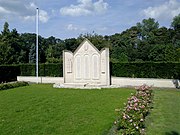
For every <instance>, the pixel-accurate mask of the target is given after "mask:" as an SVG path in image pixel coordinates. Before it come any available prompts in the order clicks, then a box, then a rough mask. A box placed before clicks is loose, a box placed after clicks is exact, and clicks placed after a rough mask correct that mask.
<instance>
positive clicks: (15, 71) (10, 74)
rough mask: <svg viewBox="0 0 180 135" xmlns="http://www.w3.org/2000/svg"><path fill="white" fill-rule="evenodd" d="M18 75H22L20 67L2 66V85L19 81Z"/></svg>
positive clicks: (0, 74) (0, 71)
mask: <svg viewBox="0 0 180 135" xmlns="http://www.w3.org/2000/svg"><path fill="white" fill-rule="evenodd" d="M18 75H20V68H19V66H18V65H2V66H0V83H3V82H11V81H17V76H18Z"/></svg>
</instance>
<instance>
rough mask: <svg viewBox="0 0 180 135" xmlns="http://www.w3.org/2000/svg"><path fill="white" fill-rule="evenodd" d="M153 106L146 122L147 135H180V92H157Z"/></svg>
mask: <svg viewBox="0 0 180 135" xmlns="http://www.w3.org/2000/svg"><path fill="white" fill-rule="evenodd" d="M153 106H154V108H153V109H152V110H151V113H150V115H149V116H148V118H147V120H146V125H147V135H180V91H179V90H175V89H171V90H162V89H161V90H155V91H154V105H153Z"/></svg>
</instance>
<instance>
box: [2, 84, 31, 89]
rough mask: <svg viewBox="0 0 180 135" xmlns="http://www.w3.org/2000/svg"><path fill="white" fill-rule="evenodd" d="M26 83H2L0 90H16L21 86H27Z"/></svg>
mask: <svg viewBox="0 0 180 135" xmlns="http://www.w3.org/2000/svg"><path fill="white" fill-rule="evenodd" d="M28 85H29V84H28V83H27V82H10V83H2V84H0V90H7V89H11V88H17V87H22V86H28Z"/></svg>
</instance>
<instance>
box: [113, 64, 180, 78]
mask: <svg viewBox="0 0 180 135" xmlns="http://www.w3.org/2000/svg"><path fill="white" fill-rule="evenodd" d="M111 75H112V76H116V77H135V78H164V79H167V78H169V79H172V78H174V79H180V63H152V62H146V63H111Z"/></svg>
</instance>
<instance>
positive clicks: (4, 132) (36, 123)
mask: <svg viewBox="0 0 180 135" xmlns="http://www.w3.org/2000/svg"><path fill="white" fill-rule="evenodd" d="M131 92H134V90H130V89H102V90H79V89H76V90H73V89H55V88H52V85H43V84H39V85H31V86H27V87H21V88H15V89H11V90H7V91H1V92H0V135H8V134H10V135H33V134H36V135H42V134H43V135H56V134H57V135H59V134H62V135H83V134H84V135H97V134H100V135H102V134H105V133H106V132H107V131H108V129H110V128H111V126H112V123H113V121H114V120H115V116H116V115H115V112H114V109H115V108H122V107H123V103H124V102H126V101H127V97H129V96H130V93H131Z"/></svg>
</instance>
